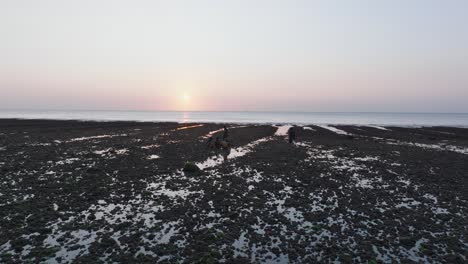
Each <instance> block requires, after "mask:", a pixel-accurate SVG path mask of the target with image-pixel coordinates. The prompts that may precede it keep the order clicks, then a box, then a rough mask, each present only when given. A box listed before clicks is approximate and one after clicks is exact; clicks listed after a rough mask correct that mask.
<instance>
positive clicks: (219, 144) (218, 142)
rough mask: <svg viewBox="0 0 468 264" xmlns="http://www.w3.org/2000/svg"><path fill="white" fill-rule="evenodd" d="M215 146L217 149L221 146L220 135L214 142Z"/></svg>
mask: <svg viewBox="0 0 468 264" xmlns="http://www.w3.org/2000/svg"><path fill="white" fill-rule="evenodd" d="M214 146H215V148H216V149H219V148H221V140H219V137H216V140H215V142H214Z"/></svg>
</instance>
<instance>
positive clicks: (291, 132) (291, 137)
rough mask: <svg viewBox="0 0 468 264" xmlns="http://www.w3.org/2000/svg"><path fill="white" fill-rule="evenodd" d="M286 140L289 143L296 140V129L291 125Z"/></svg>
mask: <svg viewBox="0 0 468 264" xmlns="http://www.w3.org/2000/svg"><path fill="white" fill-rule="evenodd" d="M288 140H289V143H290V144H292V143H294V142H295V141H296V131H295V130H294V127H291V128H290V129H289V130H288Z"/></svg>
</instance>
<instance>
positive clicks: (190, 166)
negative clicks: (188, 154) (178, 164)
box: [184, 162, 200, 172]
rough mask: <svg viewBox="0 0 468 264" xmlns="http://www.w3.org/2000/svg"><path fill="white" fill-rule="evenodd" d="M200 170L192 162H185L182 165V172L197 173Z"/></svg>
mask: <svg viewBox="0 0 468 264" xmlns="http://www.w3.org/2000/svg"><path fill="white" fill-rule="evenodd" d="M199 171H200V168H199V167H198V166H197V165H195V164H194V163H192V162H186V163H185V165H184V172H199Z"/></svg>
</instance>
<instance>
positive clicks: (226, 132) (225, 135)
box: [223, 126, 229, 141]
mask: <svg viewBox="0 0 468 264" xmlns="http://www.w3.org/2000/svg"><path fill="white" fill-rule="evenodd" d="M228 137H229V130H228V129H227V127H226V126H224V132H223V140H224V141H226V140H227V139H228Z"/></svg>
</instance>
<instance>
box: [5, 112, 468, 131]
mask: <svg viewBox="0 0 468 264" xmlns="http://www.w3.org/2000/svg"><path fill="white" fill-rule="evenodd" d="M0 118H17V119H56V120H94V121H141V122H144V121H152V122H179V123H191V122H210V123H268V124H330V125H339V124H343V125H344V124H349V125H387V126H456V127H468V113H369V112H366V113H338V112H337V113H318V112H177V111H95V110H92V111H83V110H79V111H78V110H76V111H75V110H74V111H70V110H67V111H63V110H61V111H58V110H0Z"/></svg>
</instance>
